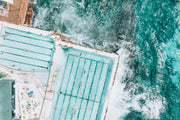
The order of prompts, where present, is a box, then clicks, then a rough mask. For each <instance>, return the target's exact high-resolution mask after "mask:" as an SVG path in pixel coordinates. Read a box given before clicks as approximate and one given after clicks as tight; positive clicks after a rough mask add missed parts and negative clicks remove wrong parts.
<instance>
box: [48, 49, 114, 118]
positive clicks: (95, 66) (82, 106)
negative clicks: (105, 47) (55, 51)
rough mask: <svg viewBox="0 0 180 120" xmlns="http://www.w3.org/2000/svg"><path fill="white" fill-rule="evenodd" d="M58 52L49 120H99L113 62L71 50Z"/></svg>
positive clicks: (93, 54)
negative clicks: (53, 95)
mask: <svg viewBox="0 0 180 120" xmlns="http://www.w3.org/2000/svg"><path fill="white" fill-rule="evenodd" d="M60 51H61V52H60V54H59V59H58V60H57V61H58V65H57V69H56V75H58V76H59V77H57V78H54V86H55V87H54V90H55V98H54V103H53V107H52V111H51V117H50V119H51V120H94V119H100V117H101V112H102V109H103V106H104V101H105V97H106V94H107V88H108V86H109V80H110V77H111V71H112V66H113V64H114V60H113V59H112V58H108V57H105V56H101V55H97V54H95V53H89V52H85V51H82V50H77V49H74V48H67V47H61V48H60ZM62 59H65V60H64V62H62ZM60 66H61V68H62V69H61V70H58V69H59V67H60Z"/></svg>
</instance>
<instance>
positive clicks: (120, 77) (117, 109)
mask: <svg viewBox="0 0 180 120" xmlns="http://www.w3.org/2000/svg"><path fill="white" fill-rule="evenodd" d="M127 45H130V43H127V42H123V43H122V44H121V48H120V49H119V51H118V52H117V53H118V54H119V55H120V59H119V67H118V72H117V76H116V81H115V85H114V86H113V88H112V91H111V96H110V98H111V99H110V101H109V106H108V107H109V109H108V112H107V116H106V119H107V120H122V119H124V117H125V116H127V115H128V113H130V109H131V110H134V111H137V112H141V113H142V116H143V117H144V119H160V113H161V112H163V111H164V109H165V108H164V105H165V102H164V101H165V99H164V98H163V97H162V96H160V95H156V94H154V93H153V92H152V91H151V88H150V86H149V87H148V88H147V89H146V87H145V86H142V85H139V84H135V83H130V85H129V86H130V87H129V88H128V90H125V87H127V86H126V84H125V83H124V80H125V79H126V76H128V77H131V76H132V75H133V74H134V73H133V71H132V70H131V69H130V68H129V66H128V62H129V61H131V60H133V59H131V58H130V57H129V56H130V54H131V52H130V51H128V50H127V49H126V48H125V47H123V46H127ZM134 49H135V48H134ZM136 49H137V48H136ZM139 86H142V87H143V88H144V92H143V93H141V94H133V93H134V92H135V90H137V88H138V87H139ZM156 89H158V88H156ZM157 91H158V90H157ZM140 99H143V100H145V103H144V104H143V105H142V104H141V103H140V102H139V100H140Z"/></svg>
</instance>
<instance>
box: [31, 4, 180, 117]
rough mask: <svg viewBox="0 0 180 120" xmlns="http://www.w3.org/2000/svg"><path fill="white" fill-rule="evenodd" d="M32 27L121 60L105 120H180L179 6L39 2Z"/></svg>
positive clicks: (36, 5)
mask: <svg viewBox="0 0 180 120" xmlns="http://www.w3.org/2000/svg"><path fill="white" fill-rule="evenodd" d="M34 13H35V14H34V21H33V27H36V28H40V29H44V30H54V31H56V32H58V33H66V34H69V35H71V36H72V38H73V39H72V41H74V42H77V43H79V44H83V45H86V46H91V47H95V48H98V49H105V50H109V51H113V52H117V53H119V54H120V60H119V61H120V66H119V71H118V75H117V78H116V84H115V87H114V88H113V92H112V99H111V100H110V105H109V111H108V114H107V119H108V120H116V119H117V120H118V119H119V120H121V119H123V120H144V119H153V120H154V119H163V120H179V119H180V117H179V116H180V1H178V0H166V1H165V0H154V1H152V0H37V4H35V7H34Z"/></svg>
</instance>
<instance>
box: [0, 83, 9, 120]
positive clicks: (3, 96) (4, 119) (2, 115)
mask: <svg viewBox="0 0 180 120" xmlns="http://www.w3.org/2000/svg"><path fill="white" fill-rule="evenodd" d="M11 97H12V81H11V80H0V120H12V100H11Z"/></svg>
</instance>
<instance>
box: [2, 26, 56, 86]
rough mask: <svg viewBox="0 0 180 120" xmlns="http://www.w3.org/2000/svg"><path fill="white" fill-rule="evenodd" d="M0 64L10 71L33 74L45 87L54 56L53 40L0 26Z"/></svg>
mask: <svg viewBox="0 0 180 120" xmlns="http://www.w3.org/2000/svg"><path fill="white" fill-rule="evenodd" d="M0 44H1V46H0V64H1V65H3V66H5V67H8V68H10V69H14V70H19V71H24V72H33V74H34V76H35V77H36V78H38V79H40V80H41V82H42V84H43V85H47V82H48V79H49V74H50V70H51V61H52V59H53V55H54V48H55V43H54V39H52V38H51V37H48V36H42V35H40V34H35V33H30V32H27V31H22V30H18V29H14V28H10V27H6V26H2V29H1V34H0Z"/></svg>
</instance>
